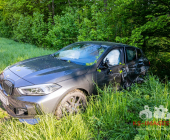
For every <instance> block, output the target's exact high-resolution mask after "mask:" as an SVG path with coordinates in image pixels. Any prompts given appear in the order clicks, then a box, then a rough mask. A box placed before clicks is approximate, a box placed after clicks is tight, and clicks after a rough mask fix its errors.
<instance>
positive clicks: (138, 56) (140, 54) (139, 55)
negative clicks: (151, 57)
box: [137, 49, 142, 59]
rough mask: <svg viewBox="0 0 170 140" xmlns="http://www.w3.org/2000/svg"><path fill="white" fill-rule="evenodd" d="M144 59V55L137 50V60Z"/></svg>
mask: <svg viewBox="0 0 170 140" xmlns="http://www.w3.org/2000/svg"><path fill="white" fill-rule="evenodd" d="M141 57H142V53H141V50H140V49H137V58H138V59H139V58H141Z"/></svg>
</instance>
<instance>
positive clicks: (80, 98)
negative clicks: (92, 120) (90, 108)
mask: <svg viewBox="0 0 170 140" xmlns="http://www.w3.org/2000/svg"><path fill="white" fill-rule="evenodd" d="M86 105H87V100H86V95H85V94H84V93H83V91H81V90H78V89H76V90H73V91H71V92H69V93H68V94H67V95H66V96H65V97H64V98H63V99H62V100H61V102H60V104H59V105H58V107H57V109H56V111H55V115H56V116H57V118H61V117H63V116H65V115H68V114H76V113H77V112H78V111H83V110H84V109H85V108H86Z"/></svg>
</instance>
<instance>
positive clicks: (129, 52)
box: [126, 48, 136, 62]
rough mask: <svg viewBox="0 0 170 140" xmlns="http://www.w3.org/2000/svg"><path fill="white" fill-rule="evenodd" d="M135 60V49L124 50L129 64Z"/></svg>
mask: <svg viewBox="0 0 170 140" xmlns="http://www.w3.org/2000/svg"><path fill="white" fill-rule="evenodd" d="M133 60H136V49H135V48H126V61H127V62H130V61H133Z"/></svg>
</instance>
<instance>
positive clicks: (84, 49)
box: [54, 43, 108, 66]
mask: <svg viewBox="0 0 170 140" xmlns="http://www.w3.org/2000/svg"><path fill="white" fill-rule="evenodd" d="M107 47H108V46H106V45H97V44H84V43H75V44H71V45H69V46H67V47H65V48H63V49H61V50H60V51H58V52H57V53H55V55H54V56H55V57H56V58H58V59H61V60H65V61H68V62H73V63H76V64H80V65H87V66H89V65H93V64H94V63H97V59H98V58H99V57H100V56H101V55H102V54H103V53H104V52H105V50H106V48H107Z"/></svg>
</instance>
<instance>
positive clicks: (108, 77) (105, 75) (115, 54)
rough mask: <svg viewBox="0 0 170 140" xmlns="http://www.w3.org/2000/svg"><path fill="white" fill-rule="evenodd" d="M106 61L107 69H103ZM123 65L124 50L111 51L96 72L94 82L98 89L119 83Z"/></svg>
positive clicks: (115, 49)
mask: <svg viewBox="0 0 170 140" xmlns="http://www.w3.org/2000/svg"><path fill="white" fill-rule="evenodd" d="M106 60H108V62H109V67H104V66H103V65H104V63H105V61H106ZM123 63H124V50H123V47H122V48H114V49H112V50H111V51H110V52H109V53H108V54H107V55H106V56H105V57H104V59H103V60H102V62H101V63H100V65H99V67H98V69H97V72H96V79H97V80H96V82H97V84H98V86H99V87H100V88H103V87H104V86H105V85H106V86H107V85H108V84H109V83H112V84H113V85H114V86H115V84H116V83H119V84H120V83H121V69H122V67H124V66H125V65H123Z"/></svg>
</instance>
